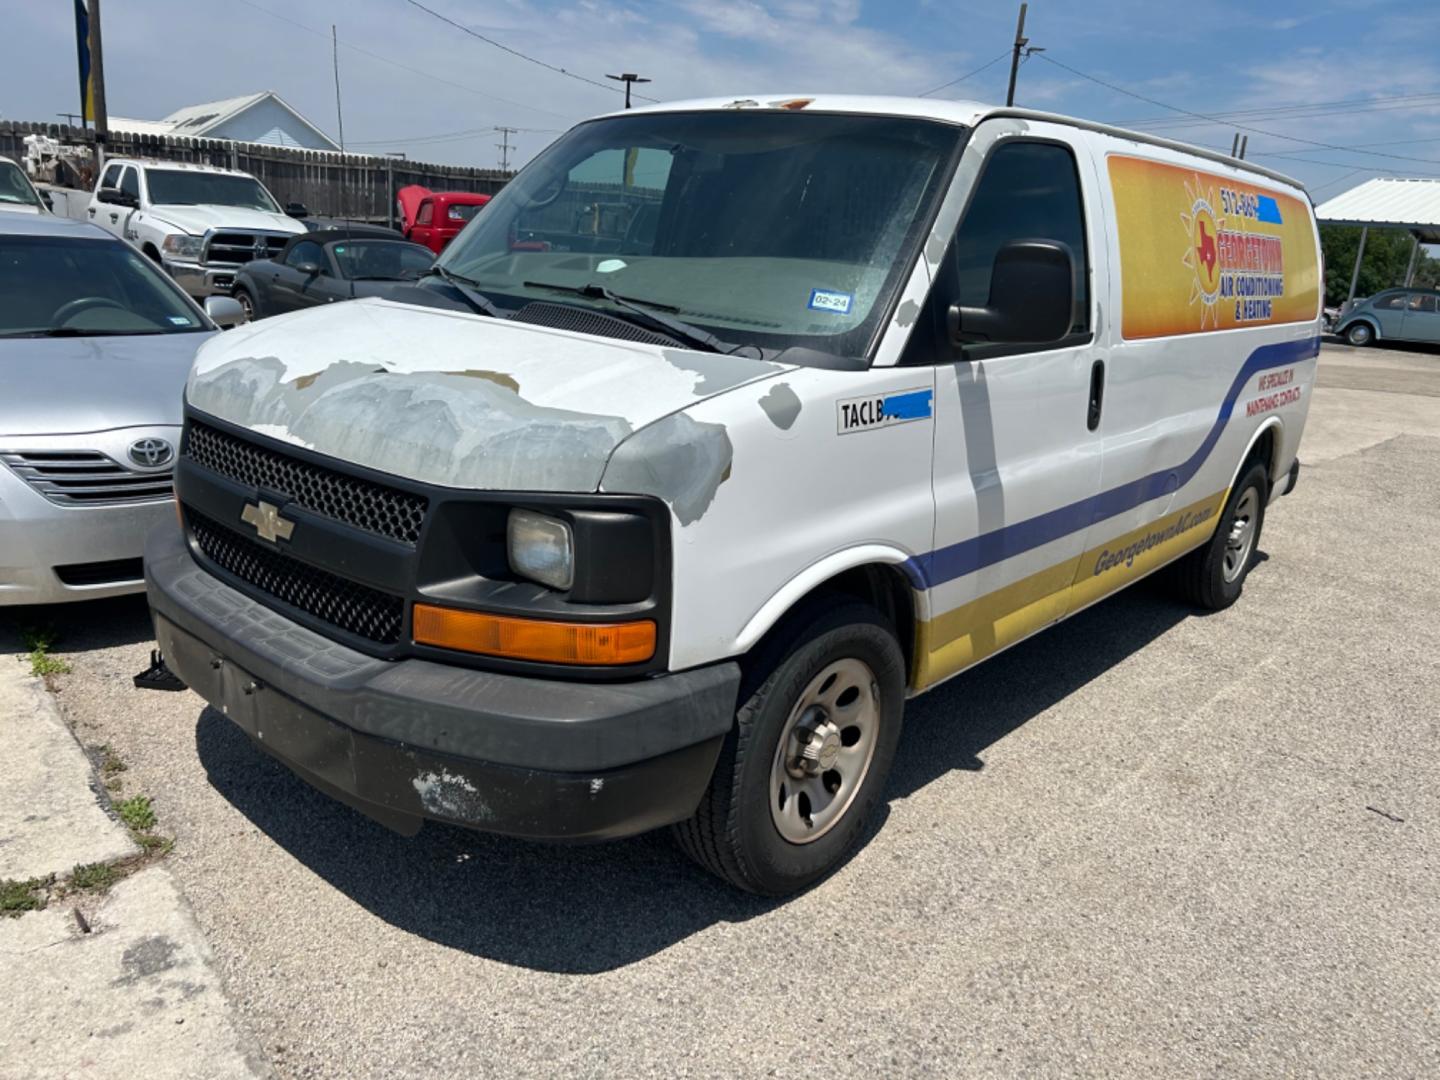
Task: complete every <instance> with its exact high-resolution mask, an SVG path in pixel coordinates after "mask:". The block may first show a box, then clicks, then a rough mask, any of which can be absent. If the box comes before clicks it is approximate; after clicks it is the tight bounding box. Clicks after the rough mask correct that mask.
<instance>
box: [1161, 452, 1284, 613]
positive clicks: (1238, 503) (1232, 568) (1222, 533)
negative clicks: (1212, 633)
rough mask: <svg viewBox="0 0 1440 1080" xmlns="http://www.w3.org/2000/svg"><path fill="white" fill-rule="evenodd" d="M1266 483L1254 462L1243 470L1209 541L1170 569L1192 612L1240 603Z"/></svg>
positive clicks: (1261, 469) (1259, 525)
mask: <svg viewBox="0 0 1440 1080" xmlns="http://www.w3.org/2000/svg"><path fill="white" fill-rule="evenodd" d="M1269 497H1270V477H1269V475H1268V474H1267V473H1266V471H1265V466H1264V465H1262V464H1260V463H1259V462H1255V463H1254V464H1252V465H1251V466H1250V467H1249V468H1248V469H1246V470H1245V473H1244V475H1242V476H1241V477H1240V481H1239V483H1237V484H1236V485H1235V488H1234V490H1232V491H1231V492H1230V498H1229V499H1227V500H1226V501H1225V509H1224V510H1223V511H1221V514H1220V524H1219V525H1217V526H1216V527H1215V535H1214V536H1212V537H1210V539H1209V541H1208V542H1206V543H1205V544H1204V545H1203V546H1201V547H1198V548H1196V549H1195V550H1194V551H1192V552H1190V554H1188V555H1185V556H1183V557H1182V558H1181V559H1179V560H1178V561H1177V562H1176V563H1175V579H1176V582H1177V584H1178V585H1179V588H1180V592H1181V594H1182V595H1183V596H1184V597H1185V599H1186V600H1188V601H1190V603H1192V604H1194V605H1195V606H1196V607H1200V608H1205V609H1207V610H1209V611H1220V610H1222V609H1223V608H1227V607H1229V606H1230V605H1231V604H1233V603H1234V602H1235V601H1236V600H1238V599H1240V592H1241V590H1242V589H1244V587H1245V578H1246V576H1247V575H1248V574H1249V573H1250V567H1252V566H1253V565H1255V554H1256V552H1257V551H1259V550H1260V530H1261V529H1262V528H1263V527H1264V525H1265V504H1266V502H1267V501H1269Z"/></svg>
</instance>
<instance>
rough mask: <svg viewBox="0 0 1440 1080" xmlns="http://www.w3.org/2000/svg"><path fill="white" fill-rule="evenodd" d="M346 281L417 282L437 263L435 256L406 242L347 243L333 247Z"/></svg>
mask: <svg viewBox="0 0 1440 1080" xmlns="http://www.w3.org/2000/svg"><path fill="white" fill-rule="evenodd" d="M330 250H331V251H333V252H334V253H335V265H336V266H338V267H339V268H340V275H341V276H342V277H347V278H353V279H356V280H365V279H366V278H370V279H377V280H378V279H384V280H398V279H414V278H418V277H419V276H420V275H421V274H423V273H424V272H425V271H426V270H428V269H430V264H431V263H433V262H434V261H435V253H434V252H433V251H431V250H430V249H429V248H425V247H421V246H420V245H419V244H410V243H406V242H405V241H404V240H345V241H341V242H339V243H335V244H331V245H330Z"/></svg>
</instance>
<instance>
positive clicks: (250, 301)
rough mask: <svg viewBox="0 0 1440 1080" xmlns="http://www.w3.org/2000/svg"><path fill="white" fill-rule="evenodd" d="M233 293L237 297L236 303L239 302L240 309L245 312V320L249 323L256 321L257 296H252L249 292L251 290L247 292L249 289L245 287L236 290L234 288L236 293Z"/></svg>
mask: <svg viewBox="0 0 1440 1080" xmlns="http://www.w3.org/2000/svg"><path fill="white" fill-rule="evenodd" d="M233 295H234V297H235V301H236V303H238V304H239V305H240V310H241V311H243V312H244V313H245V322H247V323H249V322H254V321H255V298H254V297H253V296H251V295H250V294H249V292H247V291H246V290H244V289H236V290H234V294H233Z"/></svg>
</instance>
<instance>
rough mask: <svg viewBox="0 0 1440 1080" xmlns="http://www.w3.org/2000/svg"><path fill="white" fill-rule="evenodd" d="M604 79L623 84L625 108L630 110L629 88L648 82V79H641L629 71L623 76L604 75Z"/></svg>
mask: <svg viewBox="0 0 1440 1080" xmlns="http://www.w3.org/2000/svg"><path fill="white" fill-rule="evenodd" d="M605 77H606V78H607V79H614V80H615V81H616V82H623V83H624V84H625V107H626V108H627V109H628V108H630V88H631V87H632V86H634V85H635V84H636V83H637V82H639V83H646V82H649V81H650V80H649V79H646V78H642V77H641V76H639V75H636V74H635V73H634V72H631V71H627V72H625V74H623V75H606V76H605Z"/></svg>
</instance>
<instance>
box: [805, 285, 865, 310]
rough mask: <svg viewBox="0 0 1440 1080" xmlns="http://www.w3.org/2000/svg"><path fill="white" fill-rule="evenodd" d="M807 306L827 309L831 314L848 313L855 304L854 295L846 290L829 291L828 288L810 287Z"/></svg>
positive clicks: (814, 308)
mask: <svg viewBox="0 0 1440 1080" xmlns="http://www.w3.org/2000/svg"><path fill="white" fill-rule="evenodd" d="M806 306H807V307H809V308H811V309H813V310H815V311H828V312H830V313H831V314H833V315H849V314H850V309H851V308H852V307H854V306H855V296H854V294H853V293H848V292H831V291H830V290H828V289H811V290H810V303H809V304H807V305H806Z"/></svg>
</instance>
